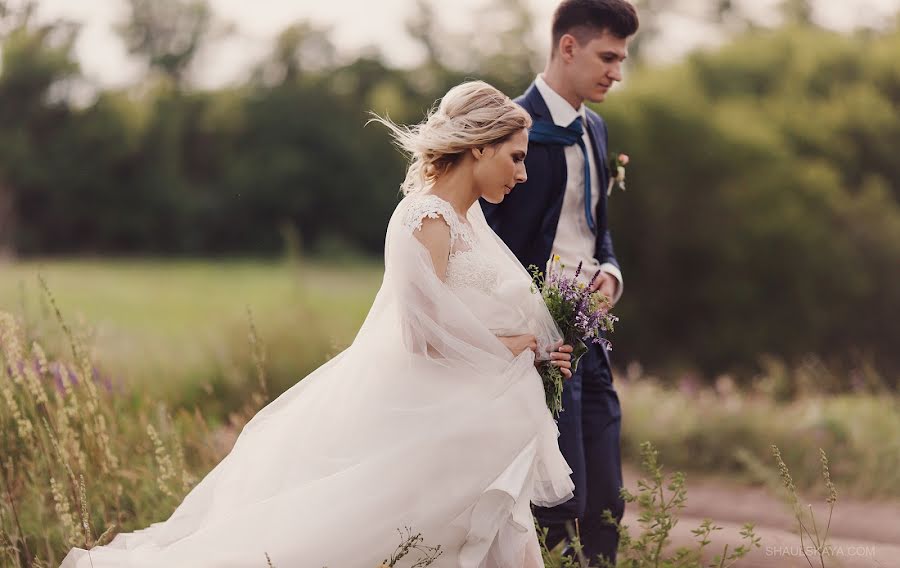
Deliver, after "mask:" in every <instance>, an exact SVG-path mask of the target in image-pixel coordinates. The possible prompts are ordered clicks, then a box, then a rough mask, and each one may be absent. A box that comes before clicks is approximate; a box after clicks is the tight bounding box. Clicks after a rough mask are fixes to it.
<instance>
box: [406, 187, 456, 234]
mask: <svg viewBox="0 0 900 568" xmlns="http://www.w3.org/2000/svg"><path fill="white" fill-rule="evenodd" d="M400 207H402V208H403V209H402V212H401V215H402V217H401V218H402V219H403V225H404V226H406V228H407V229H409V230H411V231H417V230H420V229H421V228H422V223H424V222H425V220H426V219H435V220H442V221H443V222H444V223H445V224H446V225H447V226H448V227H449V228H450V232H451V234H452V233H455V232H456V229H457V225H458V224H459V218H458V217H457V215H456V213H455V212H454V211H453V207H452V206H451V205H450V204H449V203H448V202H446V201H444V200H443V199H441V198H440V197H438V196H437V195H433V194H430V193H422V194H411V195H408V196H407V197H405V198H404V199H403V201H401V203H400Z"/></svg>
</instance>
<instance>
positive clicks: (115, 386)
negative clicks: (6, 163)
mask: <svg viewBox="0 0 900 568" xmlns="http://www.w3.org/2000/svg"><path fill="white" fill-rule="evenodd" d="M38 275H40V276H41V277H42V278H43V280H44V281H45V282H46V283H47V286H48V288H49V290H50V294H52V298H53V299H52V300H51V297H50V296H48V295H47V294H46V293H45V292H43V291H42V286H41V284H40V283H39V280H38ZM380 280H381V267H380V266H378V265H375V264H369V265H364V264H355V265H348V266H341V265H336V264H322V263H318V264H306V263H302V264H300V263H265V262H250V261H241V262H238V261H231V262H209V261H182V262H168V261H166V262H161V261H160V262H158V261H52V262H29V263H19V264H2V265H0V364H2V367H0V369H2V370H3V372H0V387H2V388H0V391H2V395H3V396H2V399H3V400H0V426H2V427H3V430H2V433H0V456H2V461H3V463H2V464H0V465H2V466H3V467H0V473H2V477H3V479H0V481H2V483H0V489H2V490H3V492H5V495H4V498H0V561H2V559H3V557H4V556H3V555H4V554H5V553H8V554H9V555H10V556H9V558H13V556H16V558H18V560H17V562H18V564H16V563H13V564H12V565H14V566H18V565H23V566H25V565H29V563H28V562H24V561H23V560H22V559H23V558H25V556H28V555H30V556H31V557H32V558H33V557H35V556H37V557H40V558H41V559H43V561H44V562H49V565H53V562H54V561H58V560H60V557H59V554H60V551H62V550H65V548H66V546H67V545H71V544H80V545H82V546H83V545H85V544H91V543H94V542H97V541H98V540H102V538H103V537H101V536H100V533H102V532H103V531H104V530H105V529H106V528H107V527H109V526H113V525H114V526H115V528H114V529H113V530H114V531H115V532H118V531H120V530H128V529H133V528H137V527H141V526H146V525H147V524H149V523H150V522H153V521H157V520H159V519H161V518H165V517H166V516H167V515H168V514H169V513H170V512H171V510H172V508H173V507H174V505H175V504H177V502H178V501H179V500H180V498H181V496H182V495H184V493H185V492H186V491H187V490H188V489H189V488H190V486H191V484H192V483H193V482H194V481H196V480H197V479H198V478H199V477H200V476H202V475H204V474H205V473H206V472H207V471H208V470H209V469H210V468H211V467H212V466H213V465H214V464H215V463H217V461H218V460H220V459H221V458H222V456H223V455H224V454H225V453H226V452H227V451H228V449H229V448H230V443H231V442H233V436H234V434H235V432H237V431H238V430H239V429H240V427H241V425H242V424H243V422H244V421H245V420H246V419H248V418H249V417H250V416H252V414H253V413H254V412H255V411H256V410H258V408H259V407H260V406H261V405H262V404H264V403H265V401H266V400H267V399H271V398H274V397H275V396H277V395H278V394H279V393H280V392H282V391H283V390H284V389H286V388H287V387H289V386H290V385H292V384H293V383H294V382H295V381H297V380H299V379H301V378H302V377H304V376H305V375H306V374H307V373H308V372H309V371H311V370H312V369H314V368H315V367H317V366H319V365H320V364H321V363H322V362H324V361H325V360H327V359H328V358H329V357H330V356H332V355H333V354H334V353H336V352H337V351H339V350H340V349H341V348H342V347H343V346H346V345H347V344H349V343H350V342H351V341H352V339H353V337H354V335H355V333H356V331H357V329H358V327H359V325H360V324H361V322H362V320H363V318H364V317H365V314H366V312H367V309H368V306H369V305H370V303H371V301H372V298H373V297H374V295H375V293H376V291H377V289H378V286H379V284H380ZM54 302H55V305H56V306H58V308H59V309H60V310H61V311H62V313H63V317H64V319H65V321H66V322H67V323H68V325H69V327H70V328H71V335H67V334H65V333H64V332H63V330H62V327H61V324H60V322H59V321H58V319H57V317H56V315H55V308H54V305H53V303H54ZM248 309H249V310H250V311H251V312H252V317H253V322H254V323H253V329H255V332H254V335H253V337H256V338H258V340H259V343H258V345H260V346H261V347H262V349H259V348H254V347H253V345H254V342H253V341H252V340H251V324H250V321H249V317H248ZM4 312H5V313H6V314H8V315H5V316H4V315H3V314H4ZM73 340H74V344H75V345H76V346H77V348H76V349H75V350H74V352H73V349H72V343H73ZM35 341H36V342H37V343H38V344H40V345H41V346H43V348H44V350H45V351H46V356H44V355H43V354H42V353H41V350H40V349H38V348H36V347H34V346H33V342H35ZM261 357H263V358H262V359H261ZM60 363H63V364H64V365H66V366H67V368H68V369H69V371H70V372H71V373H72V376H75V377H85V376H88V374H90V373H93V374H94V377H95V380H94V381H82V380H76V381H75V382H74V383H73V384H71V385H69V386H68V387H66V383H65V382H59V380H58V379H57V382H56V384H55V385H54V373H57V376H59V368H60V367H59V364H60ZM17 369H19V371H17ZM29 369H30V370H29ZM636 369H638V367H637V366H636V365H632V366H631V367H629V369H628V370H626V371H623V372H620V373H617V386H618V389H619V392H620V398H621V400H622V404H623V413H624V422H623V451H624V453H625V456H626V461H630V462H631V463H632V464H634V463H636V462H638V461H640V454H641V451H640V448H641V445H642V443H643V442H645V441H649V442H652V443H653V445H655V446H656V447H657V448H658V449H659V451H660V459H661V461H662V462H663V463H664V464H665V466H666V467H667V468H669V469H680V470H684V471H688V472H690V471H698V472H702V473H703V474H705V475H710V474H719V475H721V476H723V477H726V478H728V479H730V480H732V481H738V482H746V483H772V482H773V481H775V482H777V479H774V480H773V477H777V473H775V472H776V470H775V469H774V467H773V464H772V459H771V449H770V446H771V444H777V445H778V446H779V447H780V448H781V452H782V454H783V455H784V458H785V460H786V461H787V462H789V463H791V469H792V473H793V476H794V481H795V482H796V483H797V486H798V489H800V490H802V491H804V492H806V493H808V494H816V493H824V490H825V488H824V486H823V484H822V481H821V468H820V453H819V448H823V449H825V451H826V452H827V453H828V456H829V458H830V460H831V462H832V467H831V475H832V478H833V480H834V482H835V484H836V485H837V486H838V487H839V488H840V491H842V492H843V494H845V495H855V496H860V497H886V498H897V497H900V474H898V472H900V439H898V438H897V436H896V432H898V431H900V401H898V399H897V398H896V397H895V396H892V395H888V394H874V393H873V394H848V395H840V396H827V397H826V396H819V395H811V394H808V395H806V396H803V397H801V398H798V399H794V400H789V401H778V400H776V397H775V396H773V394H772V392H771V385H772V383H773V381H772V380H769V379H771V377H761V380H760V381H759V382H758V384H759V385H760V386H759V388H757V389H756V390H754V391H750V392H739V391H738V390H736V389H735V388H734V387H733V386H732V385H731V383H730V382H728V381H724V382H723V381H720V384H719V385H718V386H717V388H704V387H691V388H687V389H686V388H682V389H677V388H672V387H665V386H662V385H663V384H664V383H665V381H662V380H659V379H657V378H652V377H648V376H645V375H643V374H642V373H641V372H640V371H639V370H636ZM29 373H31V374H29ZM778 380H785V379H784V377H780V378H779V379H778ZM787 380H790V377H788V379H787ZM805 380H808V379H805ZM261 383H262V384H261ZM42 393H44V394H42ZM42 397H44V398H43V399H42ZM51 478H52V479H53V481H52V482H51ZM82 512H84V513H86V518H88V520H89V524H90V529H85V528H84V527H83V526H79V521H78V519H79V517H80V516H81V515H82ZM13 520H14V521H15V522H14V523H13ZM110 534H111V533H110ZM23 543H27V544H28V550H27V551H26V550H25V548H24V545H23ZM4 551H6V552H4ZM23 555H24V556H23ZM0 564H2V562H0ZM35 565H43V564H40V563H38V564H35Z"/></svg>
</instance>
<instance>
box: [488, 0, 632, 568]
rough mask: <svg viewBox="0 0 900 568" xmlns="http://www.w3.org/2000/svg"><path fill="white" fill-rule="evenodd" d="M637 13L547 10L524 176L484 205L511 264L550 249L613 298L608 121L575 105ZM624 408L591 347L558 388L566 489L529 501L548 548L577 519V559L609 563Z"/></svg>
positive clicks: (585, 2)
mask: <svg viewBox="0 0 900 568" xmlns="http://www.w3.org/2000/svg"><path fill="white" fill-rule="evenodd" d="M637 29H638V16H637V12H636V11H635V9H634V7H633V6H632V5H631V4H629V3H628V2H626V1H625V0H563V1H562V2H561V3H560V5H559V6H558V7H557V9H556V12H555V13H554V15H553V45H552V51H551V54H550V60H549V61H548V62H547V65H546V67H545V68H544V72H543V73H541V74H540V75H538V76H537V78H536V79H535V80H534V83H532V85H531V86H530V87H529V88H528V90H527V91H526V92H525V94H524V95H522V96H521V97H519V98H518V99H516V102H517V103H519V104H520V105H521V106H522V107H523V108H525V110H527V111H528V112H529V113H530V114H531V117H532V119H533V120H534V125H533V127H532V130H531V132H530V135H529V143H528V156H527V158H526V160H525V166H526V169H527V172H528V179H527V181H525V182H524V183H522V184H519V187H517V188H516V191H514V192H512V193H511V194H510V195H509V196H507V197H506V199H504V200H503V202H502V203H500V204H499V205H492V204H489V203H486V202H484V201H482V207H483V208H484V212H485V216H486V217H487V220H488V222H489V223H490V225H491V227H492V228H493V229H494V231H495V232H496V233H497V234H498V235H499V236H500V237H501V238H502V239H503V240H504V241H505V242H506V244H507V245H508V246H509V248H510V249H511V250H512V251H513V252H514V253H515V255H516V256H517V257H518V259H519V261H521V262H522V264H523V265H524V266H526V267H528V266H529V265H531V264H534V265H536V266H540V267H544V266H546V263H547V259H548V258H550V255H551V254H558V255H559V257H560V262H561V263H562V264H564V265H565V270H566V271H567V272H568V273H569V276H572V275H574V272H575V268H576V267H577V266H578V263H579V262H582V263H583V264H584V267H583V269H582V275H584V276H585V280H587V279H590V277H591V276H593V275H594V273H596V272H597V271H598V270H600V271H601V274H600V277H599V278H598V279H597V281H596V282H595V284H594V288H595V289H599V290H600V291H601V292H603V293H604V294H606V295H607V296H608V297H609V298H611V299H612V300H613V301H614V302H615V301H618V299H619V297H620V296H621V295H622V273H621V271H620V270H619V264H618V262H617V261H616V257H615V253H614V252H613V244H612V236H611V235H610V232H609V229H608V228H607V224H606V199H607V184H608V183H609V173H608V166H609V164H608V163H607V162H608V160H607V154H608V151H609V148H608V146H607V132H606V124H605V123H604V122H603V119H602V118H600V116H599V115H597V114H596V113H595V112H594V111H592V110H590V109H588V108H587V107H586V106H585V105H584V101H590V102H594V103H600V102H603V100H604V99H605V98H606V95H607V93H608V92H609V89H610V88H611V87H612V85H613V84H614V83H615V82H616V81H620V80H621V79H622V74H621V66H622V62H623V61H624V60H625V58H626V56H627V44H628V40H629V38H630V37H631V36H632V35H634V33H635V32H637ZM620 425H621V410H620V407H619V399H618V396H617V395H616V391H615V389H614V388H613V383H612V373H611V370H610V362H609V355H608V354H607V353H606V351H605V350H604V349H603V348H602V347H601V346H599V345H591V346H590V347H589V350H588V352H587V354H585V355H584V357H582V359H581V362H580V363H579V365H578V370H577V372H576V373H575V374H574V375H573V377H572V378H571V379H570V380H569V381H568V382H567V383H566V386H565V390H564V391H563V412H562V413H561V414H560V417H559V430H560V438H559V446H560V449H561V450H562V453H563V455H564V456H565V458H566V461H568V463H569V466H570V467H571V468H572V470H573V472H572V480H573V481H574V483H575V496H574V498H573V499H571V500H570V501H568V502H566V503H563V504H562V505H559V506H557V507H553V508H551V509H545V508H537V509H536V511H535V514H536V516H537V519H538V521H539V522H540V523H541V526H543V527H546V528H548V529H549V533H548V538H547V545H548V546H549V547H551V548H552V547H554V546H555V545H556V544H558V543H559V542H560V541H562V540H563V539H566V538H567V524H569V525H570V526H574V521H575V520H576V519H577V520H578V525H579V529H580V535H581V542H582V544H583V546H584V554H585V556H586V557H587V558H588V559H590V560H591V561H595V560H596V558H597V556H598V555H602V556H604V557H605V558H606V559H608V560H610V561H611V562H613V564H615V559H616V548H617V546H618V534H617V531H616V528H615V527H614V526H611V525H609V524H606V523H604V522H603V519H602V515H603V511H604V510H605V509H609V510H610V511H611V512H612V514H613V516H614V517H616V518H617V519H619V520H621V518H622V514H623V512H624V509H625V504H624V502H623V501H622V499H621V498H620V496H619V490H620V488H621V487H622V466H621V461H620V450H619V431H620Z"/></svg>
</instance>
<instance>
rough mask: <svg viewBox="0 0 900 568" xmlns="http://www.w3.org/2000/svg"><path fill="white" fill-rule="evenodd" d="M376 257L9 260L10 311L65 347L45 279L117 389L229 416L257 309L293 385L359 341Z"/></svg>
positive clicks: (275, 375)
mask: <svg viewBox="0 0 900 568" xmlns="http://www.w3.org/2000/svg"><path fill="white" fill-rule="evenodd" d="M381 272H382V268H381V266H380V265H376V264H359V263H357V264H353V265H350V266H341V265H336V264H332V265H329V264H322V263H318V264H315V265H307V264H300V263H284V262H277V263H276V262H272V263H266V262H259V261H228V262H210V261H174V262H173V261H130V260H128V261H107V260H104V261H48V262H27V263H18V264H5V265H3V264H0V310H5V311H9V312H11V313H14V314H17V315H19V316H23V318H24V320H25V324H26V327H27V328H29V329H31V330H32V331H33V333H35V334H36V335H37V336H38V337H40V338H41V340H42V342H43V343H46V344H47V347H48V348H49V349H51V350H53V349H54V347H56V346H59V345H61V344H62V342H61V339H62V338H61V336H60V334H59V332H58V325H57V324H56V322H55V321H54V318H53V317H52V315H51V314H50V311H49V309H48V306H47V301H46V298H45V297H44V295H43V293H42V291H41V286H40V284H39V282H38V276H39V275H40V276H42V277H43V278H44V280H45V281H46V282H47V285H48V286H49V288H50V290H51V292H52V294H53V295H54V296H55V297H56V300H57V302H58V303H59V306H60V308H61V309H62V311H63V312H64V314H65V315H66V317H67V319H68V320H69V322H70V323H71V324H72V325H73V327H75V328H76V329H77V330H80V332H82V333H83V335H84V336H85V340H86V343H87V344H88V345H89V346H90V347H91V348H92V350H93V353H92V355H93V359H94V360H95V361H96V362H97V363H98V365H99V367H100V369H101V370H102V372H103V374H104V376H106V377H108V378H109V380H110V381H112V382H113V384H115V385H122V386H123V387H124V388H126V389H127V390H129V391H132V390H135V389H133V387H137V389H136V390H138V391H140V392H141V393H146V394H149V395H152V396H154V397H160V398H162V399H164V400H167V401H168V402H169V403H170V404H172V405H175V406H191V405H194V404H197V405H199V406H201V407H202V408H203V410H209V411H212V412H213V413H214V414H222V413H223V412H227V411H229V410H233V409H234V408H236V407H239V406H240V404H241V400H240V397H241V395H242V393H243V391H245V390H246V388H247V386H246V385H247V383H248V381H247V380H246V378H247V376H248V374H249V373H250V372H251V369H252V365H251V364H250V359H249V351H248V343H247V331H248V314H247V312H248V309H249V310H250V311H251V312H252V315H253V319H254V321H255V323H256V327H257V329H258V332H259V334H260V337H261V340H262V341H263V342H264V343H265V344H266V347H267V348H268V351H269V362H268V368H267V371H268V374H269V376H270V381H271V383H272V388H273V390H278V391H281V390H285V389H286V388H287V387H289V386H290V385H291V384H293V383H294V382H296V381H297V380H299V379H300V378H302V377H303V376H305V375H306V374H308V373H309V372H310V371H311V370H312V369H314V368H316V367H317V366H318V365H320V364H322V363H323V362H324V361H325V360H327V359H328V358H329V357H330V356H331V355H333V354H334V352H336V351H338V350H340V349H341V348H342V347H344V346H346V345H347V344H349V343H350V342H351V341H352V340H353V337H354V335H355V334H356V331H357V329H358V328H359V325H360V324H361V323H362V321H363V319H364V318H365V315H366V313H367V311H368V307H369V305H370V304H371V301H372V299H373V298H374V296H375V293H376V292H377V290H378V286H379V285H380V282H381Z"/></svg>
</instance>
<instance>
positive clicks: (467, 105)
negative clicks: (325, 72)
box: [367, 81, 531, 195]
mask: <svg viewBox="0 0 900 568" xmlns="http://www.w3.org/2000/svg"><path fill="white" fill-rule="evenodd" d="M373 115H374V117H375V118H373V119H371V120H370V121H369V122H379V123H381V124H383V125H385V126H386V127H387V128H388V129H389V130H390V131H391V135H392V136H393V138H394V143H395V144H396V145H397V147H399V148H400V149H401V150H403V151H405V152H407V153H409V154H410V158H411V160H410V164H409V169H407V171H406V179H405V180H404V181H403V183H402V184H401V185H400V189H401V191H402V192H403V193H404V194H407V195H408V194H410V193H413V192H415V191H419V190H421V189H422V188H424V187H426V186H427V185H428V184H429V183H430V182H433V181H434V180H435V179H437V178H438V177H439V176H441V175H442V174H444V173H445V172H446V171H447V170H448V169H450V167H451V166H452V165H453V164H455V163H456V161H457V160H458V159H459V157H460V156H462V155H463V154H464V153H465V152H466V151H468V150H470V149H472V148H483V147H485V146H490V145H493V144H499V143H502V142H505V141H506V140H507V139H508V138H509V137H510V136H512V135H513V134H515V133H516V132H519V131H520V130H522V129H523V128H529V127H530V126H531V116H530V115H529V114H528V113H527V112H526V111H525V110H524V109H523V108H522V107H520V106H519V105H517V104H516V103H514V102H513V101H512V100H511V99H510V98H509V97H507V96H506V95H504V94H503V93H501V92H500V91H499V90H497V89H496V88H494V87H492V86H491V85H488V84H487V83H485V82H484V81H470V82H466V83H462V84H459V85H457V86H455V87H453V88H452V89H450V90H449V91H447V94H446V95H444V96H443V98H441V99H440V103H439V104H436V105H435V106H434V107H432V108H431V110H430V111H429V112H428V115H427V116H426V118H425V120H423V121H422V122H420V123H419V124H415V125H413V126H399V125H397V124H395V123H394V122H392V121H391V120H390V118H382V117H380V116H378V115H376V114H374V113H373ZM367 124H368V123H367Z"/></svg>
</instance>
